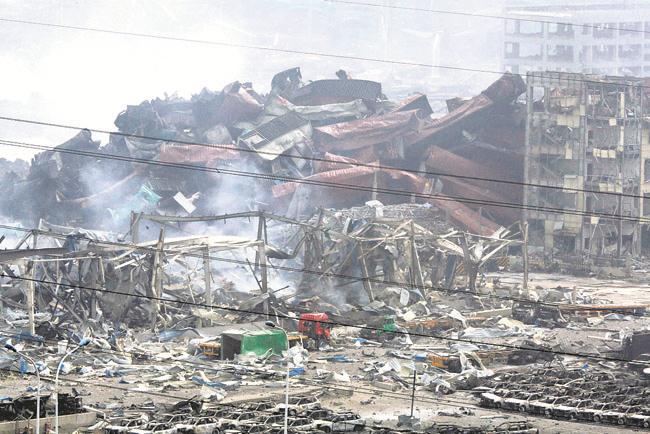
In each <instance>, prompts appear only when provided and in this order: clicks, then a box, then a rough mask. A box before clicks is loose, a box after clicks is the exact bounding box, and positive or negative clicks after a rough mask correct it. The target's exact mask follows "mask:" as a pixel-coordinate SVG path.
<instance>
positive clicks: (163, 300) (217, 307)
mask: <svg viewBox="0 0 650 434" xmlns="http://www.w3.org/2000/svg"><path fill="white" fill-rule="evenodd" d="M0 277H5V278H9V279H15V280H23V281H26V282H34V283H41V284H51V285H58V286H64V287H67V288H73V289H83V290H88V291H93V292H100V293H104V294H114V295H120V296H127V297H132V298H140V299H146V300H150V301H156V302H160V303H163V304H168V303H173V304H179V305H181V306H193V307H202V308H207V309H213V310H223V311H227V312H237V313H245V314H253V315H267V314H268V313H266V312H262V311H254V310H249V309H240V308H236V307H231V306H220V305H212V304H208V303H199V302H196V301H181V300H170V299H167V298H164V297H155V296H151V295H142V294H129V293H126V292H120V291H114V290H110V289H105V288H96V287H90V286H85V285H75V284H70V283H63V282H56V281H49V280H45V279H36V278H31V277H23V276H11V275H9V274H5V273H4V272H3V273H0ZM272 316H273V317H276V318H278V319H279V318H282V319H285V320H290V321H297V320H298V318H295V317H293V316H289V315H284V314H280V313H274V314H273V315H272ZM318 322H320V323H322V324H327V325H331V326H340V327H349V328H355V329H359V330H369V331H382V332H383V331H384V330H383V328H381V327H371V326H367V325H359V324H349V323H343V322H338V321H324V320H319V321H318ZM392 333H394V334H398V335H407V336H416V337H424V338H430V339H435V340H441V341H449V342H462V343H468V344H474V345H476V344H480V345H485V346H490V347H497V348H505V349H510V350H526V351H533V352H539V353H548V354H554V355H558V356H570V357H578V358H586V359H595V360H604V361H610V362H624V363H641V364H647V362H644V361H642V360H627V359H624V358H620V357H610V356H602V355H590V354H584V353H579V352H568V351H559V350H553V349H548V348H535V347H526V346H519V345H513V344H505V343H494V342H484V341H477V340H472V339H464V338H459V337H451V336H440V335H435V334H426V333H419V332H417V331H416V332H408V331H406V332H405V331H400V330H396V331H394V332H392Z"/></svg>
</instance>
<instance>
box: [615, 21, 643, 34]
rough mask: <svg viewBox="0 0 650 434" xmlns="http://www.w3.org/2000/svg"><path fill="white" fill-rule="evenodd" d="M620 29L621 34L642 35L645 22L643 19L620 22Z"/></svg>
mask: <svg viewBox="0 0 650 434" xmlns="http://www.w3.org/2000/svg"><path fill="white" fill-rule="evenodd" d="M619 29H620V30H619V31H618V34H619V35H620V36H641V34H642V32H643V23H642V22H641V21H635V22H627V23H620V24H619Z"/></svg>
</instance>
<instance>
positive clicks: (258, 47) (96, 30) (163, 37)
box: [0, 17, 648, 87]
mask: <svg viewBox="0 0 650 434" xmlns="http://www.w3.org/2000/svg"><path fill="white" fill-rule="evenodd" d="M0 22H7V23H14V24H25V25H32V26H41V27H50V28H57V29H66V30H77V31H85V32H93V33H103V34H111V35H121V36H130V37H138V38H146V39H159V40H166V41H177V42H187V43H193V44H201V45H212V46H219V47H226V48H243V49H247V50H257V51H265V52H276V53H285V54H302V55H306V56H315V57H324V58H331V59H340V60H356V61H363V62H370V63H382V64H389V65H401V66H414V67H421V68H428V69H443V70H449V71H459V72H476V73H483V74H496V75H502V74H504V73H505V71H497V70H493V69H478V68H468V67H463V66H454V65H438V64H432V63H425V62H411V61H406V60H394V59H393V60H392V59H380V58H376V57H363V56H352V55H345V54H336V53H327V52H321V51H307V50H295V49H288V48H278V47H269V46H264V45H252V44H238V43H234V42H226V41H216V40H208V39H196V38H187V37H180V36H171V35H163V34H151V33H141V32H128V31H124V30H116V29H106V28H100V27H89V26H75V25H69V24H57V23H48V22H44V21H34V20H20V19H14V18H6V17H4V18H3V17H0ZM538 76H539V77H543V74H538ZM549 77H550V78H552V76H550V75H549ZM562 81H563V82H582V83H592V84H599V85H600V84H602V82H601V81H599V80H589V79H578V78H571V77H567V78H563V79H562ZM618 85H619V86H621V87H627V86H635V87H637V86H638V87H648V86H640V85H636V84H628V83H620V84H618Z"/></svg>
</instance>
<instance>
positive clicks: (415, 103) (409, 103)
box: [393, 93, 433, 116]
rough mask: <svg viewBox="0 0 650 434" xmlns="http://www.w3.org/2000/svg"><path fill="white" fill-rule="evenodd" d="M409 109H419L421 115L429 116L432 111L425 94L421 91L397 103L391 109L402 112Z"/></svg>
mask: <svg viewBox="0 0 650 434" xmlns="http://www.w3.org/2000/svg"><path fill="white" fill-rule="evenodd" d="M409 110H420V115H421V116H429V115H430V114H431V113H433V110H432V109H431V105H430V104H429V100H428V99H427V96H426V95H424V94H422V93H415V94H413V95H411V96H409V97H408V98H405V99H403V100H401V101H400V102H398V103H397V107H395V109H394V110H393V111H396V112H404V111H409Z"/></svg>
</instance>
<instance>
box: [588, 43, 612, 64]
mask: <svg viewBox="0 0 650 434" xmlns="http://www.w3.org/2000/svg"><path fill="white" fill-rule="evenodd" d="M615 54H616V45H595V46H594V47H593V60H594V61H596V62H598V61H612V60H614V56H615Z"/></svg>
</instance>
